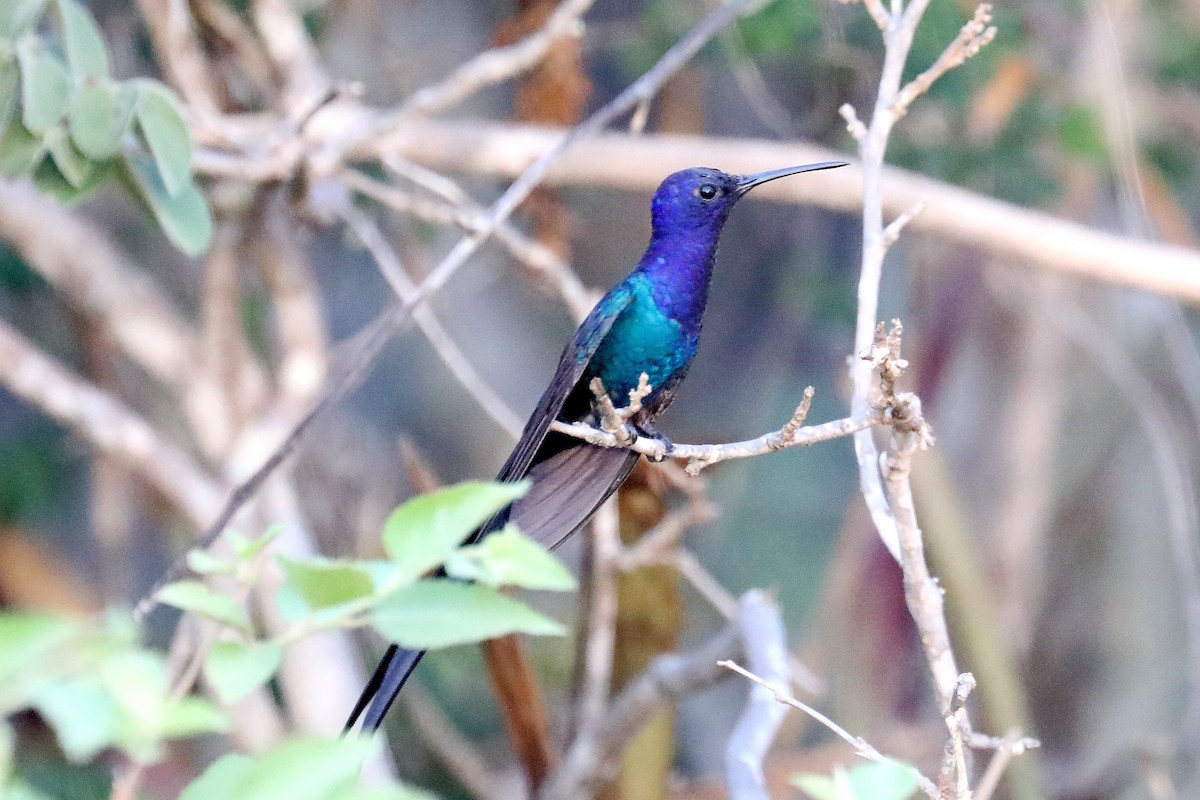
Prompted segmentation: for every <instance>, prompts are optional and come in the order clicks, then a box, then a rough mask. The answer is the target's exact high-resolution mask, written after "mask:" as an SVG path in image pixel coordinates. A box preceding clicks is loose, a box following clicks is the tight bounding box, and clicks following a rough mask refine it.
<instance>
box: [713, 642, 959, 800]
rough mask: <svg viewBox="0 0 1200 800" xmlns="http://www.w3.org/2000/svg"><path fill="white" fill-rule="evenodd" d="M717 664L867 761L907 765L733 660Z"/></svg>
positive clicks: (925, 781) (929, 791)
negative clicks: (804, 716)
mask: <svg viewBox="0 0 1200 800" xmlns="http://www.w3.org/2000/svg"><path fill="white" fill-rule="evenodd" d="M717 666H720V667H724V668H725V669H728V670H732V671H733V672H736V673H737V674H739V675H741V676H742V677H744V678H746V679H748V680H750V681H753V682H754V683H756V684H758V685H759V686H761V687H763V688H764V689H766V690H767V691H769V692H770V693H771V694H772V696H773V697H774V699H775V701H776V702H777V703H782V704H784V705H789V706H791V707H792V708H795V709H798V710H800V711H803V712H804V713H805V714H807V715H808V716H810V717H812V718H813V719H815V720H816V721H817V722H819V723H821V724H822V725H824V726H825V727H826V728H828V729H829V730H831V731H833V732H834V733H835V734H836V735H837V736H838V737H840V738H841V739H843V740H844V741H846V742H848V743H849V744H850V746H851V747H853V748H854V752H855V753H857V754H858V755H859V756H861V757H862V758H865V759H867V760H868V761H878V762H880V763H885V764H898V765H900V766H904V767H908V766H909V765H907V764H905V763H904V762H903V761H899V760H897V759H894V758H891V757H890V756H885V755H883V754H882V753H880V752H879V751H878V750H877V749H875V747H874V746H873V745H872V744H871V743H870V742H868V741H867V740H866V739H864V738H862V737H861V736H854V735H853V734H851V733H849V732H848V731H846V729H845V728H843V727H842V726H841V725H838V724H837V723H836V722H834V721H833V720H831V719H830V718H829V717H827V716H825V715H824V714H822V713H821V712H820V711H817V710H816V709H815V708H813V707H812V706H810V705H808V704H807V703H804V702H802V701H800V700H797V699H796V698H795V697H793V696H792V695H790V694H789V693H788V692H787V691H785V690H782V689H779V688H778V687H776V686H773V685H771V684H770V683H768V682H767V681H764V680H763V679H762V678H760V677H758V676H757V675H755V674H754V673H752V672H750V671H748V670H746V669H745V668H743V667H741V666H739V665H737V664H735V663H734V662H733V661H731V660H724V661H720V662H718V664H717ZM909 769H912V771H913V773H914V774H915V776H916V778H917V786H918V787H920V789H921V791H923V792H924V793H925V794H926V795H928V796H929V797H930V798H931V800H942V798H941V795H939V794H938V789H937V786H935V785H934V783H933V781H931V780H929V778H926V777H925V776H924V775H922V774H921V773H920V772H918V771H917V770H916V769H915V768H913V767H909Z"/></svg>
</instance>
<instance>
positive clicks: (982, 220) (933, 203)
mask: <svg viewBox="0 0 1200 800" xmlns="http://www.w3.org/2000/svg"><path fill="white" fill-rule="evenodd" d="M327 113H328V114H329V115H330V122H331V123H332V122H333V121H335V120H337V121H338V124H342V125H350V126H352V125H354V124H355V122H354V117H353V116H352V115H348V116H343V115H342V113H343V112H339V114H334V111H333V110H331V111H330V112H327ZM339 117H341V118H340V119H338V118H339ZM562 136H563V130H561V129H553V128H551V129H547V128H533V127H527V126H518V125H508V124H502V123H493V122H481V121H478V120H475V121H457V122H448V121H432V120H430V121H420V122H412V123H409V124H408V125H405V126H404V127H403V128H401V129H398V130H395V131H393V132H391V133H390V134H388V135H387V136H386V137H385V138H381V139H379V140H377V141H375V142H372V143H370V145H371V146H370V147H367V146H366V145H365V144H364V146H363V148H362V150H361V151H360V152H358V153H357V154H356V155H357V156H360V157H362V158H370V157H372V156H373V154H376V153H382V154H390V155H396V156H400V157H403V158H406V159H409V160H411V161H414V162H417V163H419V164H422V165H424V166H427V167H430V168H432V169H437V170H444V171H450V172H455V173H459V174H471V175H487V176H493V177H511V176H513V175H517V174H519V173H520V172H521V170H523V169H524V168H525V167H526V166H527V165H528V164H529V163H530V162H531V161H533V160H534V159H536V158H537V157H538V156H539V155H540V154H541V153H543V152H545V151H546V150H547V149H548V148H549V147H551V146H553V145H554V144H555V143H556V142H558V141H559V140H560V139H561V138H562ZM209 153H211V151H208V152H206V151H204V150H201V151H199V152H198V153H197V155H196V158H197V162H198V166H200V168H201V169H206V168H207V167H208V166H209V165H208V159H209V158H210V155H209ZM271 157H272V156H271V154H269V153H268V154H267V155H266V156H265V158H271ZM844 157H845V154H844V153H838V152H837V151H834V150H830V149H828V148H825V147H818V146H816V145H813V144H810V143H808V142H777V141H766V140H761V139H729V138H720V137H714V136H683V135H672V134H644V135H642V136H630V135H629V134H625V133H606V134H604V135H602V136H597V137H595V138H593V139H591V140H589V141H587V142H581V143H579V144H578V145H576V146H575V147H574V148H572V150H571V152H569V153H567V154H564V156H563V157H562V158H561V159H560V160H559V161H557V162H556V163H555V165H554V169H553V170H552V171H551V172H550V173H549V174H548V175H547V180H546V183H547V184H548V185H551V186H598V187H605V188H615V189H625V190H629V191H637V192H647V193H648V192H652V191H653V190H654V189H655V187H657V186H658V183H659V182H660V181H661V180H662V176H663V175H664V174H665V173H667V172H670V171H672V170H676V169H683V168H685V167H691V166H695V165H696V164H720V165H721V167H722V169H725V170H728V171H731V172H757V171H760V170H765V169H771V168H774V167H778V166H779V165H780V164H791V163H799V162H805V161H823V160H829V159H834V158H844ZM212 166H216V165H215V164H214V165H212ZM248 166H249V167H251V168H254V169H258V168H259V165H258V162H257V161H255V162H253V163H251V164H249V165H248ZM862 177H863V173H862V170H861V168H855V167H849V168H846V169H841V170H837V171H836V172H829V173H813V174H812V175H811V176H809V177H807V178H806V179H805V180H802V181H776V182H774V183H771V184H768V185H766V186H763V187H761V188H759V189H756V190H755V192H754V195H753V197H754V199H755V200H766V201H774V202H788V203H802V204H805V205H812V206H816V207H818V208H826V209H830V210H833V211H842V212H846V213H851V212H853V213H857V212H858V211H859V209H861V208H862V197H863V187H862V184H861V183H860V182H859V181H861V180H862ZM882 177H883V181H885V182H886V183H887V186H888V192H887V195H886V196H885V197H883V210H884V212H885V213H886V214H888V215H890V216H895V215H899V214H902V213H904V212H905V211H906V210H908V209H911V208H912V207H913V206H914V205H916V204H917V203H921V202H924V203H925V204H926V207H925V210H924V211H923V212H922V213H921V215H920V216H918V217H917V218H916V219H914V220H913V223H912V229H913V230H916V231H923V232H926V233H932V234H935V235H937V236H941V237H945V238H947V239H950V240H952V241H955V242H961V243H963V244H966V245H968V246H971V247H978V248H982V249H984V250H986V251H987V252H989V253H993V254H995V255H997V256H999V257H1001V258H1003V259H1006V260H1009V261H1012V262H1016V263H1018V264H1021V265H1026V266H1032V267H1036V268H1038V269H1044V270H1049V271H1051V272H1058V273H1067V274H1069V275H1075V276H1077V277H1081V278H1086V279H1089V280H1098V281H1105V282H1109V283H1113V284H1116V285H1118V286H1126V287H1130V288H1135V289H1140V290H1143V291H1148V292H1157V293H1160V294H1166V295H1170V296H1172V297H1177V298H1179V299H1182V300H1184V301H1186V302H1189V303H1192V304H1200V253H1198V252H1197V251H1196V250H1193V249H1189V248H1185V247H1176V246H1170V245H1162V244H1154V243H1151V242H1145V241H1139V240H1136V239H1131V238H1129V237H1126V236H1118V235H1115V234H1112V233H1109V232H1107V231H1103V230H1099V229H1097V228H1091V227H1088V226H1086V225H1081V224H1079V223H1077V222H1073V221H1070V220H1064V219H1059V218H1057V217H1053V216H1050V215H1049V214H1046V213H1044V212H1041V211H1037V210H1032V209H1026V208H1021V207H1019V206H1016V205H1013V204H1012V203H1006V202H1003V201H1000V200H995V199H993V198H990V197H987V196H985V195H982V194H979V193H977V192H972V191H968V190H966V189H962V188H959V187H957V186H952V185H950V184H947V183H944V182H942V181H937V180H933V179H932V178H927V177H925V176H923V175H918V174H916V173H914V172H910V171H908V170H903V169H900V168H898V167H891V166H886V165H885V166H883V168H882ZM1014 231H1019V232H1020V235H1014V233H1013V232H1014Z"/></svg>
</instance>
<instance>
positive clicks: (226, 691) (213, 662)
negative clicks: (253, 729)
mask: <svg viewBox="0 0 1200 800" xmlns="http://www.w3.org/2000/svg"><path fill="white" fill-rule="evenodd" d="M282 660H283V648H281V647H280V646H279V645H277V644H274V643H271V642H262V643H258V644H252V645H244V644H239V643H236V642H217V643H216V644H214V645H213V648H212V650H211V651H209V654H208V659H207V660H206V661H205V662H204V678H205V680H207V681H208V683H209V685H210V686H212V688H213V691H214V692H216V693H217V697H218V698H219V699H220V701H221V702H222V703H225V704H226V705H230V704H233V703H236V702H237V701H238V700H240V699H242V698H243V697H245V696H246V695H248V694H250V692H252V691H254V690H255V689H257V688H258V687H259V686H262V685H263V684H264V683H266V682H267V681H268V680H270V679H271V676H272V675H274V674H275V671H276V670H277V669H279V663H280V662H281V661H282Z"/></svg>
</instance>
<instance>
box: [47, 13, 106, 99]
mask: <svg viewBox="0 0 1200 800" xmlns="http://www.w3.org/2000/svg"><path fill="white" fill-rule="evenodd" d="M58 16H59V19H60V20H61V21H62V31H63V44H64V45H65V46H66V50H67V64H69V65H70V67H71V74H72V75H74V76H75V80H76V81H82V80H84V79H86V78H107V77H108V53H107V51H106V50H105V49H104V37H102V36H101V35H100V29H99V28H97V27H96V22H95V20H93V19H92V15H91V14H89V13H88V12H87V11H86V10H85V9H84V8H83V6H81V5H79V3H77V2H76V0H58Z"/></svg>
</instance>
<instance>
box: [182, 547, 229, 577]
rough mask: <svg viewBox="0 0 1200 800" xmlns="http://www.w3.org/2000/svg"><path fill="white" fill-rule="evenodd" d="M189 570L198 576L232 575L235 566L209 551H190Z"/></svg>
mask: <svg viewBox="0 0 1200 800" xmlns="http://www.w3.org/2000/svg"><path fill="white" fill-rule="evenodd" d="M186 559H187V565H188V569H190V570H191V571H192V572H195V573H196V574H198V575H232V574H233V573H234V566H233V564H230V563H229V562H228V561H222V560H221V559H219V558H217V557H216V556H214V555H213V554H212V553H210V552H208V551H207V550H197V549H193V550H188V552H187V556H186Z"/></svg>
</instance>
